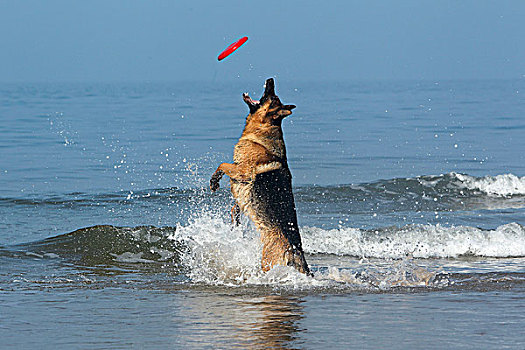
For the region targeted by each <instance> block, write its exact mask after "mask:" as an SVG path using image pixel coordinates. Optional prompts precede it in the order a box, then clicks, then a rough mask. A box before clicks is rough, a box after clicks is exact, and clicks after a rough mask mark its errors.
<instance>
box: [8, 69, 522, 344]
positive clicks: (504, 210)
mask: <svg viewBox="0 0 525 350" xmlns="http://www.w3.org/2000/svg"><path fill="white" fill-rule="evenodd" d="M265 78H266V77H261V79H260V80H257V81H247V80H236V81H231V82H229V83H224V82H217V81H202V82H173V83H148V82H145V83H114V84H112V83H71V84H68V83H60V84H52V83H35V84H29V83H23V84H22V83H21V84H5V83H4V84H0V340H1V341H0V348H5V349H15V348H16V349H35V348H38V349H58V348H61V349H70V348H79V349H130V348H180V349H193V348H195V349H200V348H218V349H230V348H242V349H246V348H250V349H257V348H261V349H263V348H264V349H266V348H279V349H320V348H335V349H349V348H355V349H379V348H391V349H406V348H420V349H450V348H455V349H494V348H498V349H523V348H524V346H525V345H524V344H525V332H524V331H523V330H524V329H525V297H524V295H525V294H524V292H525V227H524V225H525V98H524V95H525V79H517V80H453V81H446V80H445V81H344V80H341V81H336V82H330V81H310V82H308V81H285V80H282V79H280V78H279V77H278V76H277V77H276V87H277V94H278V95H279V97H280V99H281V101H283V103H286V104H295V105H297V108H296V109H295V110H294V113H293V114H292V115H291V116H290V117H288V118H286V119H285V120H284V122H283V131H284V137H285V141H286V146H287V153H288V163H289V166H290V169H291V172H292V175H293V188H294V194H295V201H296V206H297V213H298V220H299V225H300V229H301V235H302V240H303V246H304V249H305V252H306V253H307V255H306V259H307V261H308V262H309V264H310V266H311V268H312V270H313V272H314V274H315V276H314V277H307V276H304V275H302V274H300V273H298V272H296V271H295V270H293V269H291V268H287V267H277V268H274V269H272V270H271V271H269V272H268V273H263V272H261V270H260V256H261V246H260V243H259V236H258V233H257V231H256V230H255V228H254V227H253V225H252V224H251V223H250V221H249V220H248V219H246V218H244V219H243V220H242V224H241V225H240V226H238V227H233V226H232V225H231V224H230V208H231V205H232V203H233V199H232V197H231V194H230V192H229V188H228V181H226V180H223V181H222V183H221V189H220V190H219V191H218V192H217V193H211V191H210V190H209V187H208V186H209V179H210V176H211V174H212V173H213V172H214V170H215V169H216V167H217V166H218V165H219V164H220V163H222V162H231V161H232V154H233V147H234V145H235V143H236V142H237V140H238V138H239V136H240V134H241V131H242V129H243V126H244V121H245V117H246V115H247V113H248V108H247V106H246V105H245V104H244V102H243V101H242V97H241V94H242V93H243V92H249V93H250V95H251V96H252V97H254V98H258V97H259V96H260V95H261V94H262V91H263V83H264V79H265Z"/></svg>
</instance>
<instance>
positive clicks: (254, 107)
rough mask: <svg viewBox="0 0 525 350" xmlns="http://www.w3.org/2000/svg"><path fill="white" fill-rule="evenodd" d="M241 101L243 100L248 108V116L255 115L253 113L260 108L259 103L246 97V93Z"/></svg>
mask: <svg viewBox="0 0 525 350" xmlns="http://www.w3.org/2000/svg"><path fill="white" fill-rule="evenodd" d="M242 99H243V100H244V102H246V104H247V105H248V107H249V108H250V114H252V113H255V111H257V109H258V108H259V106H260V104H259V101H255V100H253V99H252V98H251V97H250V96H248V93H247V92H245V93H244V94H242Z"/></svg>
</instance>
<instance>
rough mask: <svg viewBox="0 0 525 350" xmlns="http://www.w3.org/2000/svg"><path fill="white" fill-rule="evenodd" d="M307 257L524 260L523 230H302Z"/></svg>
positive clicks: (510, 226)
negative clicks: (516, 257) (474, 257)
mask: <svg viewBox="0 0 525 350" xmlns="http://www.w3.org/2000/svg"><path fill="white" fill-rule="evenodd" d="M301 232H302V239H303V247H304V249H305V252H307V253H309V254H320V253H322V254H335V255H349V256H357V257H375V258H385V259H388V258H390V259H399V258H403V257H405V256H413V257H415V258H455V257H458V256H465V255H467V256H484V257H513V256H525V228H524V227H523V226H521V225H519V224H517V223H510V224H506V225H502V226H499V227H498V228H496V229H495V230H482V229H479V228H475V227H468V226H452V227H445V226H441V225H409V226H405V227H402V228H388V229H381V230H377V231H365V230H360V229H357V228H341V229H332V230H324V229H321V228H317V227H305V228H303V229H302V231H301Z"/></svg>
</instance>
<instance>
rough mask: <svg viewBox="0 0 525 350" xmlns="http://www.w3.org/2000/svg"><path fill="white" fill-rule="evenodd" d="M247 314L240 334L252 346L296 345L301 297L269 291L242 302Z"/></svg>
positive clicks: (300, 312) (301, 316)
mask: <svg viewBox="0 0 525 350" xmlns="http://www.w3.org/2000/svg"><path fill="white" fill-rule="evenodd" d="M239 306H241V308H242V309H243V310H244V312H245V314H246V316H247V322H246V323H244V324H241V325H240V330H241V332H239V335H238V336H239V337H241V338H243V340H242V341H243V342H245V345H246V346H249V347H251V348H253V347H256V348H276V349H294V348H297V346H298V345H299V344H298V343H297V339H298V333H299V332H301V331H302V330H303V329H301V328H300V326H299V324H298V321H300V320H301V319H302V318H303V306H302V301H301V300H300V299H299V298H296V297H290V296H281V295H270V296H266V297H261V298H254V299H251V300H247V301H243V302H240V303H239Z"/></svg>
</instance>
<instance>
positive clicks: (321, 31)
mask: <svg viewBox="0 0 525 350" xmlns="http://www.w3.org/2000/svg"><path fill="white" fill-rule="evenodd" d="M242 36H248V37H249V40H248V42H247V43H246V44H245V45H244V46H243V47H241V48H240V49H239V50H237V51H236V52H235V53H233V54H232V55H231V56H230V57H228V58H226V59H225V60H223V61H221V62H218V61H217V55H218V54H219V53H220V52H221V51H222V50H223V49H225V48H226V47H227V46H228V45H229V44H230V43H232V42H234V41H235V40H237V39H239V38H240V37H242ZM268 76H278V77H281V78H286V79H295V80H303V81H307V80H382V79H385V80H386V79H418V80H437V79H493V78H496V79H521V78H525V1H521V0H519V1H488V0H487V1H426V0H414V1H403V0H399V1H351V0H349V1H308V0H303V1H293V0H290V1H271V0H270V1H257V2H254V1H248V0H244V1H216V0H213V1H212V0H206V1H197V0H194V1H182V0H173V1H156V0H150V1H145V0H144V1H136V0H126V1H116V0H105V1H98V0H95V1H73V0H67V1H66V0H64V1H56V0H46V1H31V0H28V1H6V0H0V82H76V81H79V82H94V81H101V82H106V81H107V82H119V81H121V82H127V81H130V82H134V81H148V82H154V81H203V80H216V79H222V80H234V79H246V80H251V79H260V78H265V77H268Z"/></svg>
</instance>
